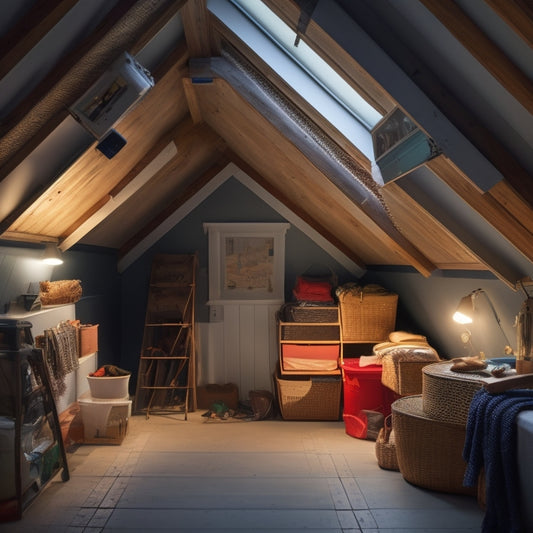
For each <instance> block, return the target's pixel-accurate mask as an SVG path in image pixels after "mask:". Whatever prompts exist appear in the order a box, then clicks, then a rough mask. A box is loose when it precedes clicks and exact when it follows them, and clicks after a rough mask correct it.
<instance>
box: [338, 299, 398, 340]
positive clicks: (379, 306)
mask: <svg viewBox="0 0 533 533" xmlns="http://www.w3.org/2000/svg"><path fill="white" fill-rule="evenodd" d="M338 299H339V309H340V314H341V324H342V337H343V340H344V341H347V342H354V341H376V342H379V341H383V340H385V339H388V337H389V334H390V333H391V332H392V331H394V329H395V326H396V310H397V307H398V295H397V294H393V293H385V294H381V293H380V294H372V293H365V292H361V293H359V294H354V293H352V292H349V291H347V292H343V293H340V294H339V295H338Z"/></svg>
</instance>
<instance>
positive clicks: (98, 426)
mask: <svg viewBox="0 0 533 533" xmlns="http://www.w3.org/2000/svg"><path fill="white" fill-rule="evenodd" d="M87 380H88V382H89V393H87V394H85V395H84V396H82V397H81V398H80V399H79V400H78V403H79V406H80V412H81V418H82V421H83V434H84V439H83V440H84V442H85V443H87V444H121V443H122V441H123V440H124V437H125V436H126V433H127V431H128V420H129V418H130V416H131V400H130V399H129V392H128V390H129V389H128V387H129V380H130V375H129V374H128V375H125V376H100V377H96V376H87Z"/></svg>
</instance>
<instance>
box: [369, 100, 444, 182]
mask: <svg viewBox="0 0 533 533" xmlns="http://www.w3.org/2000/svg"><path fill="white" fill-rule="evenodd" d="M372 142H373V145H374V157H375V159H376V164H377V166H378V167H379V170H380V172H381V176H382V178H383V182H384V184H385V185H386V184H387V183H390V182H391V181H394V180H397V179H398V178H401V177H402V176H404V175H405V174H408V173H409V172H411V171H412V170H414V169H415V168H417V167H419V166H421V165H423V164H424V163H425V162H426V161H429V160H430V159H431V158H433V157H435V156H437V155H438V154H439V153H440V152H439V150H438V148H437V146H436V144H435V142H434V141H433V139H430V138H429V137H428V136H427V135H426V134H425V133H424V132H423V131H422V130H421V129H420V128H419V127H418V126H417V125H416V124H415V123H414V122H413V121H412V120H411V119H410V118H409V117H408V116H407V115H405V113H403V112H402V111H401V109H399V108H395V109H394V110H393V111H391V112H390V113H389V114H387V115H385V117H383V119H381V120H380V121H379V122H378V124H376V127H375V128H374V129H373V130H372Z"/></svg>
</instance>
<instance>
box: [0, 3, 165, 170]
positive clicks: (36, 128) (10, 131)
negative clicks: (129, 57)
mask: <svg viewBox="0 0 533 533" xmlns="http://www.w3.org/2000/svg"><path fill="white" fill-rule="evenodd" d="M171 3H172V0H154V1H153V2H144V1H143V0H138V1H137V2H135V3H132V2H131V1H130V0H119V1H118V2H117V4H116V5H115V7H114V8H113V9H112V10H111V12H110V13H109V14H108V15H107V16H106V18H105V20H104V21H103V22H102V24H101V25H100V26H99V27H98V28H97V29H96V31H94V32H93V33H91V35H90V36H89V37H87V38H86V39H85V40H84V41H83V42H82V43H81V44H80V45H79V46H78V47H77V48H75V49H74V50H72V51H71V52H70V53H69V54H68V55H67V56H66V57H64V58H62V61H61V62H60V63H59V64H58V65H57V66H56V67H55V68H54V69H53V70H52V71H51V72H50V73H49V74H48V75H47V77H46V78H45V80H43V82H42V83H41V84H40V85H39V87H38V88H36V89H35V90H34V91H33V92H32V93H31V94H30V95H29V96H28V97H27V98H25V99H24V100H23V101H22V102H21V103H20V104H19V105H18V106H17V108H16V109H15V110H14V111H13V112H11V113H10V115H9V116H8V117H6V118H5V120H4V122H3V124H2V129H1V132H0V133H1V134H2V137H1V138H0V180H1V179H3V178H4V177H5V176H6V175H7V174H8V173H9V172H11V171H12V170H13V169H14V168H15V167H16V166H17V165H18V164H19V163H20V162H21V161H22V160H23V159H24V158H25V157H26V156H27V155H28V154H29V153H31V151H32V150H34V149H35V148H36V147H37V146H38V145H39V144H40V143H41V142H42V140H43V139H45V138H46V137H47V136H48V135H49V134H50V133H51V132H52V131H53V130H54V129H55V128H56V127H57V126H58V125H59V124H60V122H61V121H63V120H64V119H65V118H66V117H67V115H68V106H69V105H71V104H73V103H74V102H75V101H76V100H77V99H78V98H79V97H80V96H81V95H82V94H83V93H84V92H85V90H86V89H87V87H88V86H90V85H91V84H92V83H93V82H94V81H96V80H97V79H98V77H99V76H100V75H101V74H102V73H103V72H105V69H106V68H107V67H108V66H109V65H110V64H111V63H112V62H113V60H114V59H115V58H116V57H117V56H118V55H119V54H120V53H121V52H122V51H124V50H130V49H131V48H132V47H133V46H134V45H135V44H136V43H137V42H138V41H139V39H141V38H143V36H144V34H145V32H146V31H148V32H151V31H153V30H151V29H150V28H151V26H152V24H153V23H154V22H156V21H157V20H159V18H158V16H159V14H160V13H161V12H162V11H165V9H166V8H167V7H168V6H169V5H170V4H171Z"/></svg>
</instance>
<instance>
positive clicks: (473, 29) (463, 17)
mask: <svg viewBox="0 0 533 533" xmlns="http://www.w3.org/2000/svg"><path fill="white" fill-rule="evenodd" d="M419 1H420V2H421V3H422V4H424V6H425V7H426V8H427V9H428V10H429V11H430V12H431V13H432V14H433V16H435V17H436V18H437V19H438V20H439V21H440V22H441V24H442V25H443V26H445V27H446V29H447V30H448V31H449V32H450V33H451V34H452V35H454V36H455V38H456V39H457V40H458V41H459V42H460V43H461V44H462V45H463V46H464V47H465V48H466V49H467V50H468V51H469V52H470V53H471V54H472V56H474V57H475V58H476V59H477V60H478V61H479V62H480V63H481V64H482V65H483V66H484V67H485V68H486V69H487V71H488V72H490V73H491V74H492V75H493V76H494V77H495V78H496V79H497V80H498V82H499V83H500V84H501V85H502V87H505V89H506V90H507V91H508V92H509V93H510V94H512V95H513V96H514V97H515V98H516V99H517V100H518V102H520V103H521V104H522V106H524V108H525V109H527V110H528V111H529V113H531V114H533V81H531V80H530V79H529V78H528V77H527V76H526V75H525V74H524V73H523V72H522V71H521V70H520V69H519V68H518V67H517V66H516V65H515V64H514V63H513V62H512V61H510V59H509V58H508V57H507V56H506V55H505V54H504V53H503V51H502V50H501V49H500V48H499V47H498V46H496V45H495V44H494V43H493V42H492V41H491V40H490V39H489V38H488V37H487V36H486V35H485V33H483V31H482V30H481V29H480V28H479V27H478V26H477V25H476V24H475V23H474V21H473V20H472V19H471V18H470V17H468V15H467V14H466V13H465V12H464V11H463V10H462V9H461V8H460V7H459V6H458V5H457V4H456V3H455V2H454V1H453V0H448V1H447V2H442V0H419Z"/></svg>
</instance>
